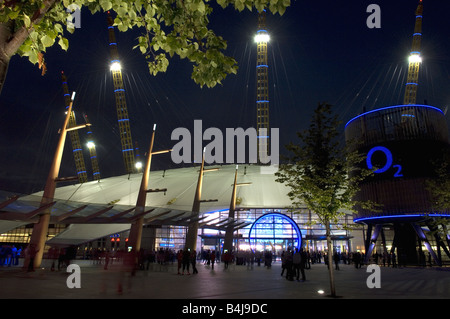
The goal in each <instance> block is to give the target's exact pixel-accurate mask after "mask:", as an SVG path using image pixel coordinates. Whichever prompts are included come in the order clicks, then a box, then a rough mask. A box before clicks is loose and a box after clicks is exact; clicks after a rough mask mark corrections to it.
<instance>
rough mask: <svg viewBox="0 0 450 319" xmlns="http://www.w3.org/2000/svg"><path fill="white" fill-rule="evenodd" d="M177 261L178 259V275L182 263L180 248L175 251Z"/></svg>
mask: <svg viewBox="0 0 450 319" xmlns="http://www.w3.org/2000/svg"><path fill="white" fill-rule="evenodd" d="M177 261H178V275H181V272H180V270H181V266H182V265H183V251H182V250H181V249H180V250H179V251H178V253H177Z"/></svg>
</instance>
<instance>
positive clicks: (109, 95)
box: [0, 0, 450, 193]
mask: <svg viewBox="0 0 450 319" xmlns="http://www.w3.org/2000/svg"><path fill="white" fill-rule="evenodd" d="M371 3H375V4H378V5H379V6H380V7H381V28H380V29H369V28H368V27H367V26H366V19H367V17H368V16H369V15H370V13H367V12H366V9H367V6H368V5H369V4H371ZM417 4H418V1H417V0H396V1H389V0H371V1H292V6H291V7H289V8H288V9H287V11H286V13H285V14H284V15H283V16H282V17H280V16H278V15H276V16H274V15H272V14H270V13H269V14H268V17H267V29H268V31H269V33H270V36H271V41H270V44H269V81H270V83H269V85H270V93H269V100H270V111H271V114H270V125H271V127H277V128H279V129H280V145H281V146H280V148H281V149H280V152H283V148H284V147H283V145H285V144H287V143H288V142H290V141H294V142H296V141H297V139H296V134H295V133H296V132H297V131H301V130H304V129H306V128H307V126H308V124H309V121H310V117H311V115H312V112H313V110H314V108H315V107H316V106H317V104H318V103H319V102H328V103H330V104H332V105H334V111H335V112H336V113H338V114H339V116H340V118H341V120H342V121H343V124H342V128H341V129H342V131H343V127H344V125H345V123H346V122H347V121H348V120H350V119H351V118H352V117H354V116H356V115H358V114H359V113H361V112H362V110H363V109H365V110H367V111H369V110H372V109H376V108H380V107H383V106H390V105H397V104H401V103H402V102H403V95H404V87H405V83H406V75H407V56H408V55H409V51H410V49H411V42H412V34H413V31H414V22H415V10H416V7H417ZM449 13H450V3H449V2H448V1H424V18H423V40H422V53H421V55H422V58H423V64H422V65H421V69H420V77H419V91H418V97H417V103H418V104H422V103H427V104H430V105H433V106H437V107H440V108H442V109H444V108H445V106H447V105H449V104H450V90H449V88H450V56H449V53H450V41H449V40H450V19H449V18H448V15H449ZM210 20H211V28H212V29H214V30H215V31H216V33H217V34H219V35H222V36H223V37H224V38H225V39H227V41H228V49H227V54H229V55H232V56H233V57H235V58H236V59H237V61H238V63H239V71H238V74H237V75H230V76H229V77H228V78H227V79H226V80H225V81H223V83H222V85H219V86H217V87H215V88H213V89H208V88H206V87H204V88H200V87H199V86H197V85H196V84H195V83H194V82H193V80H191V79H190V73H191V70H192V66H191V65H190V64H189V63H188V61H186V60H180V59H178V58H176V57H175V58H173V59H172V60H170V65H169V69H168V71H167V73H165V74H159V75H157V76H156V77H153V76H151V75H150V74H149V73H148V69H147V66H146V63H145V61H144V57H143V56H142V55H141V53H140V51H139V50H132V47H133V46H134V45H135V44H136V42H135V41H136V37H137V36H138V35H139V31H138V30H135V31H129V32H127V33H121V32H119V31H117V30H116V37H117V42H118V49H119V54H120V56H121V62H122V71H123V77H124V84H125V90H126V94H127V104H128V110H129V114H130V123H131V132H132V136H133V141H138V143H139V146H140V149H141V155H142V154H143V153H144V152H145V150H147V149H148V145H149V141H150V136H151V130H152V127H153V123H157V125H158V127H157V134H156V141H155V150H158V149H167V148H171V147H172V146H173V145H174V144H175V143H176V142H175V141H171V140H170V134H171V132H172V131H173V130H174V129H175V128H177V127H186V128H188V129H190V130H191V131H192V128H193V121H194V120H195V119H201V120H202V121H203V129H206V128H208V127H217V128H220V129H222V130H223V131H225V128H227V127H229V128H237V127H242V128H244V129H246V128H248V127H254V126H255V125H256V103H255V100H256V93H255V74H256V71H255V66H256V44H255V43H254V42H253V36H254V34H255V32H256V30H257V13H256V12H249V11H244V12H242V13H238V12H237V11H234V10H233V9H231V8H229V9H226V10H222V9H221V8H217V10H215V12H214V13H213V15H212V16H211V19H210ZM67 37H68V39H69V42H70V46H69V50H68V52H64V51H62V50H61V49H60V48H59V46H58V45H55V46H54V47H53V48H50V49H48V52H47V53H46V55H45V59H46V63H47V68H48V72H47V74H46V75H45V76H41V71H40V70H39V69H38V67H37V66H34V65H32V64H31V63H29V62H28V60H27V59H26V58H20V57H18V56H15V57H14V58H13V59H12V61H11V64H10V67H9V71H8V76H7V80H6V84H5V86H4V88H3V92H2V94H1V96H0V114H1V116H0V154H1V163H2V169H1V171H0V190H4V191H11V192H20V193H32V192H36V191H39V190H42V189H43V186H44V184H45V179H46V176H47V174H48V169H49V166H50V161H51V157H52V156H53V153H54V150H55V147H56V141H57V138H58V134H57V132H58V129H59V128H60V127H61V126H62V123H63V120H64V109H65V106H64V98H63V91H62V86H61V71H64V72H65V74H66V75H67V77H68V85H69V90H70V91H76V92H77V94H76V99H75V103H74V111H75V112H76V114H77V122H78V123H83V119H82V117H81V114H82V113H85V114H87V116H88V117H89V120H90V122H91V123H92V125H93V126H92V131H93V133H94V136H95V141H96V145H97V155H98V158H99V166H100V172H101V175H102V177H104V178H105V177H108V176H114V175H122V174H125V168H124V165H123V160H122V155H121V147H120V139H119V135H118V132H117V130H118V125H117V116H116V111H115V102H114V95H113V84H112V76H111V73H110V71H109V60H110V58H109V46H108V29H107V24H106V15H105V14H96V15H94V16H92V15H91V14H90V13H89V12H88V11H87V10H83V12H82V16H81V28H80V29H77V30H76V31H75V33H74V34H73V35H70V34H68V35H67ZM447 122H448V123H449V124H450V120H449V115H448V114H447ZM85 132H86V130H81V131H79V133H80V136H81V141H82V144H83V145H85V136H86V134H85ZM206 144H207V142H206V143H205V145H206ZM65 150H66V151H65V153H64V156H63V163H62V167H61V174H60V176H73V175H75V173H76V170H75V164H74V161H73V156H72V150H71V143H70V139H68V140H67V141H66V149H65ZM84 157H85V162H86V166H87V170H88V175H89V176H90V177H91V176H92V175H91V174H92V173H91V169H90V160H89V152H88V150H87V149H86V150H85V152H84ZM176 167H182V165H175V164H174V163H172V161H171V159H170V155H159V156H155V157H154V158H153V161H152V170H154V169H169V168H176Z"/></svg>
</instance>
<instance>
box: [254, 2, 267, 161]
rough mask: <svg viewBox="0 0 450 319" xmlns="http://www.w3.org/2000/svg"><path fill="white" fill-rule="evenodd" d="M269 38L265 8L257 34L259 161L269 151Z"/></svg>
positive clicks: (259, 21) (260, 15) (260, 17)
mask: <svg viewBox="0 0 450 319" xmlns="http://www.w3.org/2000/svg"><path fill="white" fill-rule="evenodd" d="M269 39H270V37H269V34H268V32H267V30H266V11H265V10H263V11H262V12H259V14H258V31H257V33H256V36H255V42H256V44H257V53H256V54H257V58H256V130H257V132H258V133H257V134H258V161H259V160H261V159H265V158H266V157H267V155H268V151H269V75H268V74H269V70H268V69H269V66H268V59H267V43H268V42H269ZM261 129H262V130H261ZM264 129H265V131H264Z"/></svg>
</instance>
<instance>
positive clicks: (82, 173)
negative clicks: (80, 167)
mask: <svg viewBox="0 0 450 319" xmlns="http://www.w3.org/2000/svg"><path fill="white" fill-rule="evenodd" d="M83 173H85V174H86V171H81V172H78V173H77V174H83Z"/></svg>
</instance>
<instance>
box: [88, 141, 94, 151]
mask: <svg viewBox="0 0 450 319" xmlns="http://www.w3.org/2000/svg"><path fill="white" fill-rule="evenodd" d="M87 147H88V148H89V149H91V148H94V147H95V144H94V142H92V141H89V142H87Z"/></svg>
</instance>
